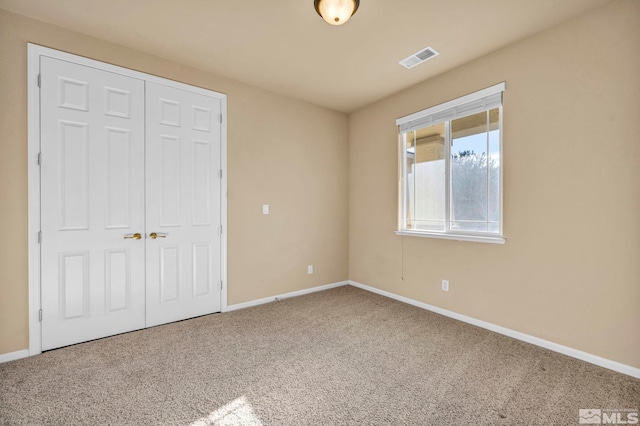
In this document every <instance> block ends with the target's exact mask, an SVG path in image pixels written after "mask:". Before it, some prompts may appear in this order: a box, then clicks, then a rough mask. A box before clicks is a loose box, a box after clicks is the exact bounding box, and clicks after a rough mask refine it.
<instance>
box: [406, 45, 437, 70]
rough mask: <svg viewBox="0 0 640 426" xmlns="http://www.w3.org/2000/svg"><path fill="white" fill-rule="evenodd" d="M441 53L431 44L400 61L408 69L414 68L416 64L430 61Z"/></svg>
mask: <svg viewBox="0 0 640 426" xmlns="http://www.w3.org/2000/svg"><path fill="white" fill-rule="evenodd" d="M439 54H440V53H439V52H438V51H437V50H436V49H434V48H433V47H431V46H429V47H427V48H426V49H422V50H421V51H419V52H418V53H414V54H413V55H411V56H409V57H408V58H405V59H403V60H401V61H400V62H398V63H399V64H400V65H402V66H403V67H405V68H407V69H408V68H413V67H415V66H416V65H419V64H421V63H423V62H424V61H428V60H429V59H431V58H433V57H435V56H438V55H439Z"/></svg>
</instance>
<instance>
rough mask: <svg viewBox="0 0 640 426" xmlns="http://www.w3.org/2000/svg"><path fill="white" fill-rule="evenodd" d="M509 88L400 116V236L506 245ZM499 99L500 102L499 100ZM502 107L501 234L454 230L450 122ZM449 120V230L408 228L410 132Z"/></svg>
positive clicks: (501, 86)
mask: <svg viewBox="0 0 640 426" xmlns="http://www.w3.org/2000/svg"><path fill="white" fill-rule="evenodd" d="M505 89H506V83H504V82H502V83H499V84H496V85H494V86H491V87H488V88H486V89H483V90H480V91H477V92H474V93H470V94H468V95H465V96H462V97H460V98H457V99H454V100H451V101H449V102H445V103H442V104H439V105H436V106H433V107H431V108H427V109H425V110H422V111H418V112H416V113H413V114H410V115H407V116H404V117H401V118H398V119H397V120H396V125H397V126H398V161H399V164H398V172H399V173H398V175H399V176H398V228H397V229H398V230H397V231H396V235H406V236H411V237H426V238H440V239H447V240H459V241H475V242H482V243H494V244H504V243H505V241H506V240H505V238H504V234H503V218H504V217H503V209H502V206H503V169H504V167H503V165H504V162H503V156H502V145H503V144H502V134H503V130H502V93H503V92H504V90H505ZM498 102H499V103H498ZM496 108H498V109H499V126H500V135H499V136H500V142H499V145H500V189H499V190H500V194H499V197H498V198H499V200H500V207H499V214H500V217H499V223H500V229H499V232H498V233H489V232H471V231H461V230H455V231H452V230H450V211H451V194H450V182H451V171H450V165H451V158H450V157H451V146H450V144H451V141H450V134H449V133H450V125H451V121H452V120H455V119H456V118H461V117H466V116H468V115H472V114H476V113H478V112H483V111H488V110H491V109H496ZM444 122H446V123H447V124H446V125H445V133H446V137H445V140H446V142H445V197H446V199H445V206H446V210H445V230H444V231H442V232H438V231H423V230H416V229H407V211H406V206H407V199H406V196H407V150H406V134H407V132H408V131H411V129H418V128H425V127H429V126H432V125H436V124H440V123H444Z"/></svg>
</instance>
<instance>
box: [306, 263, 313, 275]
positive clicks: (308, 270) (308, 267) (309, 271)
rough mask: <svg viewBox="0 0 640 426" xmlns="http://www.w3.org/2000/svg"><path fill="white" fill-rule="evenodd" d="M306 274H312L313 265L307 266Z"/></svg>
mask: <svg viewBox="0 0 640 426" xmlns="http://www.w3.org/2000/svg"><path fill="white" fill-rule="evenodd" d="M307 274H309V275H311V274H313V265H309V266H307Z"/></svg>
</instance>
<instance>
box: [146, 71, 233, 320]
mask: <svg viewBox="0 0 640 426" xmlns="http://www.w3.org/2000/svg"><path fill="white" fill-rule="evenodd" d="M146 106H147V115H146V123H147V124H146V159H147V186H146V194H147V232H148V233H149V234H150V235H151V234H152V233H156V234H158V238H155V239H152V238H149V239H147V327H150V326H153V325H158V324H163V323H167V322H171V321H177V320H181V319H185V318H191V317H195V316H198V315H204V314H209V313H213V312H219V311H220V294H221V284H220V282H221V279H222V278H221V237H220V185H221V179H220V175H219V173H220V172H219V171H220V143H221V133H220V122H219V114H220V112H221V102H220V100H219V99H216V98H213V97H208V96H205V95H202V94H196V93H192V92H188V91H184V90H179V89H176V88H172V87H168V86H163V85H160V84H156V83H151V82H147V86H146Z"/></svg>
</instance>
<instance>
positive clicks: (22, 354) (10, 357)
mask: <svg viewBox="0 0 640 426" xmlns="http://www.w3.org/2000/svg"><path fill="white" fill-rule="evenodd" d="M28 356H29V349H23V350H21V351H15V352H9V353H6V354H0V364H2V363H3V362H9V361H15V360H16V359H22V358H26V357H28Z"/></svg>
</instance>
